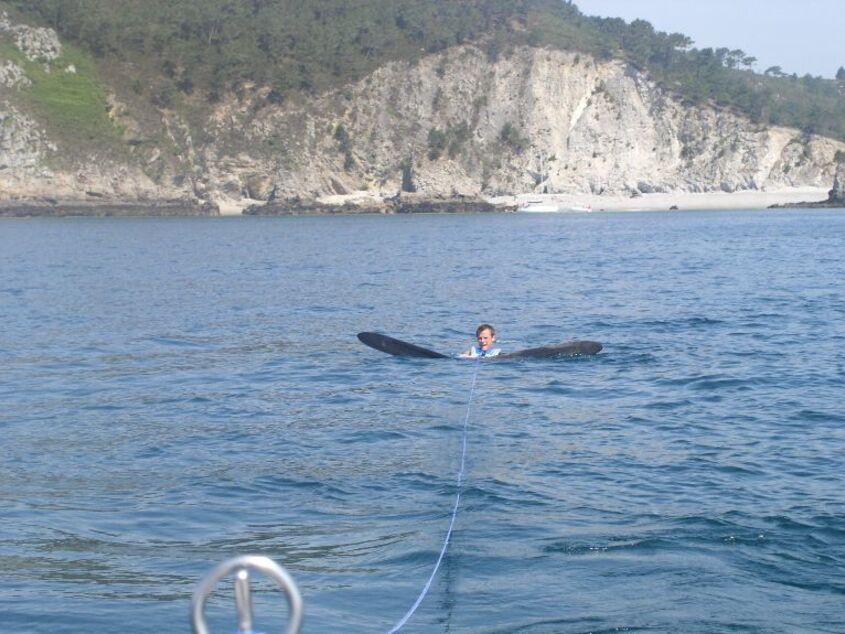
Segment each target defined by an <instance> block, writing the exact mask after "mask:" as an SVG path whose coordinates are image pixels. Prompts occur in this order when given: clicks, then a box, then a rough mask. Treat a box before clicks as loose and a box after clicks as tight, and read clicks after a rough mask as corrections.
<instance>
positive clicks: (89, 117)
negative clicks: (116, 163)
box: [0, 43, 122, 147]
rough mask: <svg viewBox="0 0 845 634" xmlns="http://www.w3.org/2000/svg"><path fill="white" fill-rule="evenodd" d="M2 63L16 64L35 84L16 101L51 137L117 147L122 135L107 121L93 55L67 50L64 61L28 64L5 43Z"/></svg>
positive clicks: (1, 47) (0, 54) (80, 144)
mask: <svg viewBox="0 0 845 634" xmlns="http://www.w3.org/2000/svg"><path fill="white" fill-rule="evenodd" d="M2 59H6V60H10V61H13V62H15V63H16V64H17V65H18V66H20V67H21V68H23V70H24V72H25V73H26V76H27V77H28V78H29V79H30V80H31V81H32V85H30V86H24V87H22V88H21V90H20V91H17V93H16V95H15V97H16V99H17V100H20V101H21V102H23V103H25V104H26V105H27V106H28V109H29V110H30V111H31V112H32V113H33V114H35V115H36V116H37V117H38V119H39V121H41V122H42V123H43V125H45V127H46V128H47V130H48V131H49V132H50V133H51V136H53V137H54V138H56V139H60V140H62V141H65V142H68V143H70V144H72V145H73V146H75V147H83V146H88V145H91V144H93V145H97V146H98V147H100V146H101V145H102V143H104V142H105V143H106V144H107V145H112V146H116V145H117V142H118V141H119V140H120V137H121V132H122V131H121V130H120V129H119V128H118V127H117V126H116V125H115V124H114V122H112V120H111V119H110V118H109V117H108V114H107V103H106V94H105V91H104V90H103V88H102V86H101V85H100V83H99V81H98V79H97V76H98V74H97V70H96V66H95V65H94V64H93V62H92V60H91V58H90V55H88V54H87V53H85V52H83V51H81V50H79V49H78V48H76V47H74V46H65V47H64V52H63V55H62V57H61V58H60V59H58V60H56V61H54V62H52V63H50V64H49V65H47V64H44V63H39V62H31V61H29V60H28V59H26V57H25V56H24V55H23V54H22V53H21V52H20V51H19V50H18V49H17V48H15V47H13V46H11V45H10V44H8V43H5V44H0V60H2Z"/></svg>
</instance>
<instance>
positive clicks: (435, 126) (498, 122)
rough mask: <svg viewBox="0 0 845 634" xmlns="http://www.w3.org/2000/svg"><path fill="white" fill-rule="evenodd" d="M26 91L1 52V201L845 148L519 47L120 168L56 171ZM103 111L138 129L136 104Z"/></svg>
mask: <svg viewBox="0 0 845 634" xmlns="http://www.w3.org/2000/svg"><path fill="white" fill-rule="evenodd" d="M27 29H28V27H20V26H14V25H11V24H9V22H8V20H6V21H2V20H0V34H2V33H4V32H5V34H6V36H13V39H14V41H15V42H16V45H17V46H18V47H19V48H20V49H21V50H22V51H23V52H24V53H25V54H26V55H27V57H28V58H29V59H36V60H39V61H40V62H42V63H45V64H49V63H53V64H60V63H61V62H60V59H61V48H60V47H61V44H60V43H59V42H58V40H57V39H54V38H55V34H54V33H52V32H48V31H47V30H44V29H40V30H30V31H27ZM59 70H61V71H62V72H69V71H68V69H57V72H58V71H59ZM28 82H29V78H28V77H27V76H26V73H25V72H24V70H23V69H22V68H21V67H20V66H18V65H16V64H14V63H13V62H10V61H6V62H3V61H2V60H0V89H2V91H3V93H2V94H0V200H4V199H6V200H8V199H14V198H17V199H28V198H37V197H39V196H46V195H49V196H53V197H57V196H58V197H62V198H66V199H86V198H89V199H90V198H91V196H92V195H94V196H99V197H103V196H105V197H113V198H120V199H122V200H156V199H172V198H186V199H193V200H198V201H202V200H204V201H212V202H219V203H226V202H228V203H238V202H239V201H243V200H248V199H251V200H253V201H254V200H259V201H260V200H270V199H278V198H287V197H295V196H299V197H301V198H305V199H313V198H319V197H325V196H329V195H333V194H350V193H353V192H361V191H367V192H369V193H370V194H372V195H373V196H376V197H378V196H383V197H389V196H394V195H395V194H396V193H397V192H398V191H400V189H403V187H404V188H405V189H415V190H416V191H418V192H419V193H421V194H423V195H429V196H447V197H448V196H456V195H469V196H475V195H487V196H492V195H500V194H512V193H530V192H534V193H580V192H584V193H586V192H591V193H609V194H610V193H614V194H619V193H628V194H633V193H635V192H643V193H645V192H657V191H693V192H694V191H718V190H722V191H735V190H743V189H765V188H768V189H774V188H782V187H798V186H805V187H806V186H815V187H829V186H830V183H831V182H832V180H833V176H834V170H835V163H834V155H835V154H836V152H837V150H840V151H845V144H843V143H840V142H837V141H833V140H830V139H826V138H821V137H808V136H805V135H802V134H801V133H800V132H799V131H797V130H792V129H785V128H767V127H762V126H759V125H755V124H753V123H751V122H750V121H749V120H748V119H747V118H745V117H743V116H742V115H740V114H737V113H735V112H731V111H728V110H725V109H720V108H716V107H705V106H696V107H688V106H685V105H683V103H682V102H681V100H680V99H679V98H676V97H675V96H673V95H671V94H668V93H666V92H665V91H662V90H660V89H659V88H657V87H656V86H655V85H654V84H653V83H651V82H650V81H649V80H648V78H647V77H646V76H644V75H642V74H640V73H638V72H636V71H635V70H633V69H631V68H630V67H627V66H625V65H624V64H622V63H619V62H601V63H599V62H597V61H595V60H594V59H592V58H589V57H587V56H584V55H580V56H579V55H575V54H570V53H564V52H558V51H549V50H544V49H533V48H525V49H521V50H518V51H516V52H515V53H514V54H513V55H511V56H509V57H506V58H504V57H503V58H500V59H499V60H498V61H497V62H496V63H490V61H489V60H488V59H487V57H486V55H485V53H483V52H482V51H481V50H479V49H477V48H474V47H472V46H466V47H461V48H457V49H451V50H448V51H445V52H443V53H441V54H438V55H434V56H430V57H427V58H425V59H423V60H421V61H420V62H418V63H416V64H407V63H393V64H389V65H387V66H385V67H383V68H381V69H379V70H378V71H376V72H375V73H373V74H372V75H370V76H369V77H366V78H365V79H363V80H361V81H359V82H357V83H355V84H352V85H349V86H347V87H345V88H343V89H341V90H338V91H335V92H332V93H328V94H324V95H321V96H318V97H316V98H304V97H302V98H296V99H293V100H291V101H289V102H287V103H285V104H282V105H270V104H269V102H268V101H267V99H266V93H267V89H266V88H262V87H260V86H258V87H253V88H252V89H251V90H248V91H247V92H245V93H242V94H240V96H239V97H236V96H234V95H230V96H229V97H228V98H227V99H224V101H223V102H222V103H221V104H219V106H218V107H217V108H216V110H215V112H214V113H213V115H212V116H211V117H210V118H209V119H208V121H207V122H206V124H205V126H204V129H193V130H192V129H191V127H190V126H189V125H188V124H187V123H186V122H185V121H183V120H182V119H181V118H180V117H179V116H178V115H177V114H175V113H174V112H164V111H162V112H161V113H160V114H161V129H162V131H163V135H162V136H164V137H166V138H167V139H168V143H169V144H170V145H171V148H172V147H176V148H177V150H176V152H175V153H174V152H173V151H170V152H166V151H163V149H162V148H156V147H154V146H152V147H151V145H150V144H149V143H147V144H146V146H145V148H146V149H145V151H144V153H143V154H138V153H136V154H134V155H131V156H130V157H129V158H127V159H126V160H124V161H123V162H114V161H112V162H107V163H104V162H103V161H101V160H98V158H97V157H96V156H76V157H74V160H73V165H74V167H73V169H68V168H67V167H64V168H61V169H57V168H55V167H51V165H52V163H53V162H52V161H51V157H54V156H55V155H57V154H61V155H62V156H68V154H69V153H72V148H66V147H59V146H58V145H57V143H56V141H55V140H54V139H50V138H48V137H47V135H46V133H45V132H44V129H43V127H42V126H40V125H39V122H38V121H37V119H36V118H35V117H34V116H33V115H32V114H31V113H28V112H25V111H23V110H21V105H20V103H24V102H22V101H16V100H15V99H14V94H15V93H19V92H22V91H26V90H27V89H28ZM109 102H110V106H109V107H110V108H111V116H112V117H113V118H114V119H115V120H119V122H120V124H121V128H122V129H123V130H124V131H125V132H124V135H125V136H127V135H128V136H131V132H132V130H133V127H134V120H133V112H132V102H131V100H130V99H129V97H128V96H126V95H121V96H117V95H111V96H110V97H109ZM16 104H18V105H16ZM194 138H202V139H207V141H205V142H203V143H201V144H198V143H195V142H194V141H193V139H194Z"/></svg>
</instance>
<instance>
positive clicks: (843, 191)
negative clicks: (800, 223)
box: [769, 165, 845, 209]
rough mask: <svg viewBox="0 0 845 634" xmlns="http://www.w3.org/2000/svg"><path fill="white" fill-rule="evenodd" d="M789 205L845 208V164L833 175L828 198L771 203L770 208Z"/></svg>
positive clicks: (801, 207) (813, 207)
mask: <svg viewBox="0 0 845 634" xmlns="http://www.w3.org/2000/svg"><path fill="white" fill-rule="evenodd" d="M787 207H797V208H799V209H822V208H837V209H838V208H842V209H845V165H840V166H839V168H838V169H837V170H836V175H835V176H834V177H833V188H832V189H831V190H830V191H829V192H828V193H827V200H819V201H816V202H806V203H793V204H791V205H771V206H770V207H769V209H784V208H787Z"/></svg>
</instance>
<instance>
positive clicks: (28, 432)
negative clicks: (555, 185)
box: [0, 210, 845, 634]
mask: <svg viewBox="0 0 845 634" xmlns="http://www.w3.org/2000/svg"><path fill="white" fill-rule="evenodd" d="M844 252H845V215H843V213H842V212H841V211H835V210H834V211H829V210H825V211H801V212H797V211H766V212H744V213H734V212H701V213H698V212H685V213H677V214H669V213H653V214H639V213H638V214H604V213H594V214H589V215H587V214H584V215H537V214H526V215H492V216H491V215H455V216H452V215H449V216H387V217H386V216H372V217H322V218H303V217H299V218H297V217H292V218H237V219H227V218H221V219H209V218H191V219H167V218H141V219H79V218H76V219H36V220H4V221H3V222H2V223H0V317H2V323H3V329H2V330H0V359H2V365H0V403H2V411H1V412H0V432H2V436H3V441H2V445H0V569H2V570H3V571H4V573H3V575H2V577H1V578H0V622H2V625H3V627H2V629H3V630H4V631H15V632H34V633H44V634H47V633H50V634H55V633H78V632H84V631H95V630H98V631H126V632H139V633H150V634H152V633H156V634H158V633H160V632H178V631H188V630H189V627H188V623H187V612H188V602H189V597H190V594H191V593H192V591H193V589H194V587H195V586H196V584H197V582H198V580H199V579H200V578H201V577H202V576H203V575H204V574H205V573H206V572H208V571H209V570H210V569H211V567H212V566H214V565H216V564H217V563H218V562H219V561H221V560H223V559H225V558H227V557H229V556H233V555H237V554H244V553H260V554H266V555H268V556H270V557H272V558H274V559H276V560H277V561H279V562H280V563H282V564H283V565H285V566H286V567H287V569H288V570H289V572H290V573H291V574H292V575H293V576H294V577H295V578H296V580H297V581H298V583H299V584H300V587H301V590H302V593H303V595H304V599H305V603H306V622H305V628H304V630H305V632H350V633H357V632H384V631H387V630H388V629H389V628H390V627H391V626H392V625H393V624H394V623H396V622H397V621H398V620H399V619H400V618H401V617H402V615H403V614H404V613H405V611H406V610H407V609H408V608H409V607H410V605H411V604H412V603H413V602H414V600H415V599H416V597H417V595H418V593H419V592H420V590H421V588H422V587H423V585H424V583H425V581H426V579H427V578H428V575H429V573H430V571H431V569H432V567H433V565H434V561H435V559H436V557H437V554H438V552H439V550H440V547H441V544H442V539H443V535H444V533H445V530H446V527H447V525H448V519H449V516H450V513H451V509H452V504H453V500H454V494H455V476H456V473H457V470H458V467H459V460H460V449H461V426H462V422H463V419H464V416H465V414H466V412H467V406H468V400H469V388H470V384H471V379H472V372H473V370H474V366H473V364H472V363H465V362H463V363H462V362H459V361H451V360H449V361H428V360H407V359H396V358H392V357H388V356H385V355H381V354H379V353H377V352H375V351H373V350H370V349H368V348H365V347H363V346H361V345H360V344H359V343H358V341H357V339H356V338H355V333H356V332H358V331H361V330H378V331H381V332H384V333H386V334H391V335H393V336H397V337H399V338H402V339H406V340H410V341H413V342H415V343H418V344H420V345H424V346H426V347H430V348H433V349H435V350H439V351H443V352H457V351H459V350H461V349H464V348H466V347H467V346H468V345H469V344H470V343H471V341H472V332H473V330H474V328H475V326H476V325H477V324H478V323H480V322H482V321H490V322H492V323H494V324H496V326H497V327H498V329H499V332H500V338H499V343H500V344H501V346H502V347H503V348H505V349H511V350H512V349H518V348H523V347H533V346H538V345H543V344H547V343H553V342H559V341H563V340H567V339H570V338H589V339H595V340H598V341H601V342H602V343H603V344H604V346H605V349H604V351H603V352H602V353H601V354H600V355H599V356H598V357H595V358H591V359H575V360H571V359H570V360H551V361H549V360H543V361H537V360H534V361H521V362H516V361H514V362H498V363H488V364H484V365H483V366H481V368H480V370H479V375H478V386H477V388H476V391H475V394H474V398H473V400H472V403H469V406H470V419H469V421H470V424H469V440H468V456H467V465H466V475H465V481H464V483H465V488H464V496H463V500H462V505H461V508H460V511H459V514H458V520H457V525H456V530H455V534H454V536H453V542H452V544H451V546H450V549H449V552H448V555H447V557H446V559H445V561H444V564H443V568H442V569H441V571H440V574H439V575H438V577H437V579H436V580H435V582H434V584H433V586H432V589H431V591H430V593H429V595H428V596H427V597H426V599H425V601H424V602H423V603H422V605H421V607H420V609H419V610H418V612H417V613H416V614H415V615H414V617H413V619H412V620H411V622H410V623H409V625H408V626H407V628H406V631H410V632H478V633H481V632H484V633H488V632H489V633H492V632H530V633H532V634H533V633H547V632H549V633H551V632H555V633H557V632H562V633H581V632H585V633H586V632H621V631H632V632H665V633H671V632H687V633H696V632H700V633H711V632H743V633H746V632H761V633H762V632H786V631H789V632H819V633H821V632H825V633H841V632H843V631H845V596H843V595H845V493H843V485H842V475H841V474H842V473H843V472H845V407H843V396H842V395H843V387H844V386H845V352H843V349H845V345H843V344H845V329H843V325H842V324H843V317H845V299H843V294H842V280H843V279H845V264H843V259H842V253H844ZM228 592H229V590H228V589H227V588H225V587H224V588H221V591H220V592H218V593H217V594H216V595H215V596H214V598H213V600H212V602H211V604H210V607H209V612H208V614H209V618H210V621H211V622H212V625H213V627H214V631H220V632H223V631H233V630H234V626H235V621H234V611H233V605H232V601H231V599H230V597H229V595H228ZM256 612H257V613H258V620H257V625H258V626H259V627H260V628H261V629H262V631H272V630H273V629H274V628H275V629H276V631H280V628H281V627H282V624H283V622H284V618H285V614H286V610H285V605H284V601H283V600H282V599H281V597H280V596H279V595H277V594H275V593H274V592H272V591H271V587H270V585H269V584H266V583H265V584H262V585H260V586H259V587H258V589H257V596H256Z"/></svg>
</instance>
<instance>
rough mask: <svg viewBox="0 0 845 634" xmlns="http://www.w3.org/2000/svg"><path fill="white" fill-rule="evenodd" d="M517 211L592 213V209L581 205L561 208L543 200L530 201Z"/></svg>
mask: <svg viewBox="0 0 845 634" xmlns="http://www.w3.org/2000/svg"><path fill="white" fill-rule="evenodd" d="M516 210H517V211H521V212H525V213H534V214H538V213H544V214H548V213H567V212H590V211H592V210H593V209H592V207H583V206H581V205H572V206H561V205H558V204H557V203H554V202H543V201H541V200H529V201H528V202H526V203H525V204H524V205H520V206H519V207H517V208H516Z"/></svg>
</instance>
